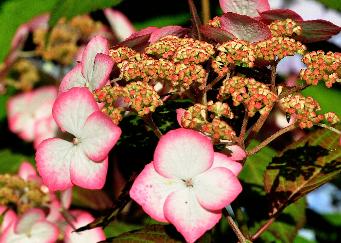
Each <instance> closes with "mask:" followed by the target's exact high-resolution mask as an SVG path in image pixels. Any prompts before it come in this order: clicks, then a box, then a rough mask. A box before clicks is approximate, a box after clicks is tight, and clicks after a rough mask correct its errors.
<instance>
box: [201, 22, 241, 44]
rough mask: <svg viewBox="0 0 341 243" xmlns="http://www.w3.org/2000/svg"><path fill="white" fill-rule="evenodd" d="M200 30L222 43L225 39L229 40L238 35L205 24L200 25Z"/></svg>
mask: <svg viewBox="0 0 341 243" xmlns="http://www.w3.org/2000/svg"><path fill="white" fill-rule="evenodd" d="M200 32H201V33H202V34H203V35H204V36H205V37H206V38H207V39H211V40H214V41H216V42H218V43H222V42H225V41H229V40H232V39H235V38H236V37H235V36H234V35H232V34H231V33H229V32H227V31H225V30H223V29H220V28H215V27H212V26H209V25H203V26H201V27H200Z"/></svg>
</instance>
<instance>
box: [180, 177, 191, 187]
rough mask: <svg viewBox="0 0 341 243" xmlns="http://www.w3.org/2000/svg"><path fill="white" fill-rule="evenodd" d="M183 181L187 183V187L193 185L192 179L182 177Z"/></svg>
mask: <svg viewBox="0 0 341 243" xmlns="http://www.w3.org/2000/svg"><path fill="white" fill-rule="evenodd" d="M182 181H183V182H184V183H185V185H186V187H193V182H192V179H187V180H185V179H182Z"/></svg>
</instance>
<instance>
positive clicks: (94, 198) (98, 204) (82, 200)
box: [72, 187, 112, 210]
mask: <svg viewBox="0 0 341 243" xmlns="http://www.w3.org/2000/svg"><path fill="white" fill-rule="evenodd" d="M72 204H74V205H77V206H82V207H86V208H91V209H95V210H104V209H108V208H110V207H111V206H112V201H111V200H110V198H109V197H108V195H107V194H106V193H105V192H103V191H102V190H86V189H83V188H79V187H74V189H73V190H72Z"/></svg>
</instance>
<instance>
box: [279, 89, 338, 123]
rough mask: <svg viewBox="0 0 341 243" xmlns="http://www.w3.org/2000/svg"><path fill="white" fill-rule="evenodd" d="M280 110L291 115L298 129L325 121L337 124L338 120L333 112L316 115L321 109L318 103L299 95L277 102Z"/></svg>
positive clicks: (289, 96)
mask: <svg viewBox="0 0 341 243" xmlns="http://www.w3.org/2000/svg"><path fill="white" fill-rule="evenodd" d="M279 105H280V107H281V109H282V110H283V111H284V112H286V113H288V114H290V115H292V116H293V117H294V119H295V121H296V122H297V123H298V126H299V127H300V128H310V127H312V126H313V125H314V124H318V123H320V122H321V121H322V120H324V119H325V120H327V121H328V122H330V123H331V124H335V123H337V122H339V118H338V117H337V115H336V114H335V113H333V112H328V113H326V114H324V115H323V114H317V111H319V110H320V109H321V107H320V105H319V103H318V102H317V101H315V100H314V99H313V98H312V97H310V96H309V97H304V96H303V95H301V94H295V95H288V96H286V97H284V98H282V99H280V101H279Z"/></svg>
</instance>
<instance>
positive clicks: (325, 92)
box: [302, 84, 341, 117]
mask: <svg viewBox="0 0 341 243" xmlns="http://www.w3.org/2000/svg"><path fill="white" fill-rule="evenodd" d="M302 94H303V95H304V96H312V97H313V98H314V99H315V100H317V101H318V103H319V104H320V106H321V111H320V113H326V112H329V111H333V112H335V113H336V114H337V115H338V116H339V117H341V106H340V105H335V101H336V100H341V92H340V91H339V90H337V89H333V88H331V89H329V88H327V87H325V86H324V85H323V84H319V85H318V86H310V87H308V88H306V89H305V90H303V91H302Z"/></svg>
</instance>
